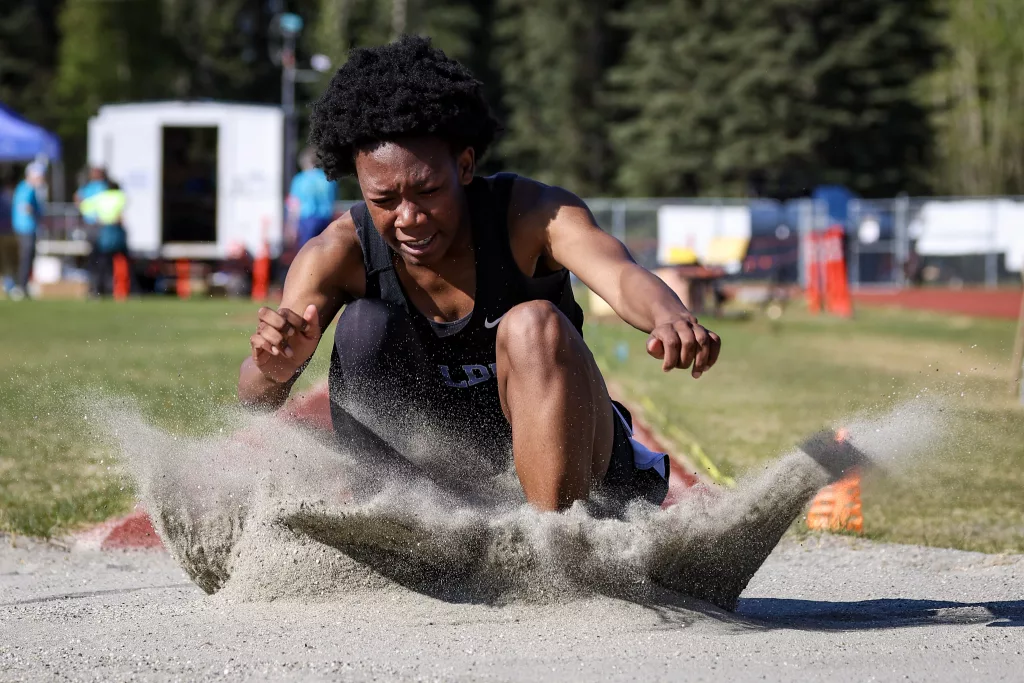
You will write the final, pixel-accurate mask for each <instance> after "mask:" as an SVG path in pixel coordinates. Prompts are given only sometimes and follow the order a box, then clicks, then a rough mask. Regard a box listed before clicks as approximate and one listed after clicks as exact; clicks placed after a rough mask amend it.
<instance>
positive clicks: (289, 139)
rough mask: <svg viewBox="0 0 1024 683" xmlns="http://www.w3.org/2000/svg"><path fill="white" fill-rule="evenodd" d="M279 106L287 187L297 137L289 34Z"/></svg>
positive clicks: (292, 45) (292, 49)
mask: <svg viewBox="0 0 1024 683" xmlns="http://www.w3.org/2000/svg"><path fill="white" fill-rule="evenodd" d="M281 108H282V109H283V110H284V187H285V188H287V187H288V185H289V183H290V182H291V179H292V175H293V174H294V173H295V157H296V154H297V152H296V149H295V148H296V138H298V132H297V130H296V128H297V127H296V121H295V36H294V35H291V34H287V35H285V36H284V49H283V50H282V51H281ZM286 191H287V189H286Z"/></svg>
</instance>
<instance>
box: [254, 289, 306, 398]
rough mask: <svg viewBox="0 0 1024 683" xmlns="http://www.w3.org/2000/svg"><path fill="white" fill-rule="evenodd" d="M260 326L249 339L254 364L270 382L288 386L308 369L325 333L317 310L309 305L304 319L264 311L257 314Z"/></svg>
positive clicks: (288, 313) (283, 312) (287, 311)
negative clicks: (295, 377) (283, 383)
mask: <svg viewBox="0 0 1024 683" xmlns="http://www.w3.org/2000/svg"><path fill="white" fill-rule="evenodd" d="M257 315H258V317H259V320H260V322H259V325H257V327H256V334H254V335H252V336H251V337H250V338H249V345H250V346H251V347H252V360H253V362H254V363H255V364H256V367H257V368H259V370H260V372H262V373H263V375H264V376H265V377H267V378H268V379H270V380H272V381H274V382H278V383H282V382H287V381H288V380H290V379H291V378H292V377H294V376H295V373H296V372H297V371H298V370H299V368H301V367H303V365H305V363H306V361H308V360H309V359H310V358H311V357H312V355H313V352H314V351H316V346H317V344H318V343H319V342H320V336H321V334H323V331H322V330H321V329H320V317H319V315H318V313H317V309H316V306H314V305H312V304H310V305H309V306H306V310H305V312H304V313H303V314H302V315H299V314H298V313H296V312H295V311H292V310H291V309H288V308H279V309H277V310H276V311H275V310H273V309H271V308H267V307H265V306H264V307H263V308H260V310H259V312H258V313H257Z"/></svg>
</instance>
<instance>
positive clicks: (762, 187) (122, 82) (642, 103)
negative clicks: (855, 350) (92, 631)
mask: <svg viewBox="0 0 1024 683" xmlns="http://www.w3.org/2000/svg"><path fill="white" fill-rule="evenodd" d="M279 11H292V12H296V13H298V14H300V15H301V16H303V17H304V18H305V19H306V29H305V31H304V33H303V35H302V39H301V42H300V44H299V61H300V64H301V65H306V64H308V59H309V57H310V56H311V55H312V54H315V53H323V54H326V55H327V56H328V57H330V58H331V60H332V62H333V63H334V64H335V65H339V64H341V63H342V62H343V61H344V59H345V56H346V53H347V51H348V50H349V49H350V48H351V47H354V46H363V45H374V44H380V43H382V42H385V41H387V40H390V39H391V38H392V37H393V36H394V35H396V33H401V32H410V33H422V34H427V35H431V36H432V37H433V38H434V41H435V44H436V45H437V46H438V47H440V48H442V49H444V50H445V51H446V52H448V54H450V55H451V56H453V57H456V58H458V59H460V60H462V61H464V62H465V63H466V64H467V65H468V66H470V68H472V69H473V70H474V72H475V73H476V74H477V75H478V77H479V78H480V79H481V80H482V81H484V83H485V89H486V91H487V93H488V96H489V98H490V100H491V103H492V106H493V107H494V108H495V110H496V111H497V113H498V114H499V116H500V117H501V118H502V120H503V121H504V122H505V124H506V128H507V132H506V134H505V136H504V137H503V139H502V140H501V141H500V143H499V145H498V146H497V147H496V149H495V151H494V152H493V153H492V154H491V155H490V157H489V158H488V159H487V160H486V163H485V166H484V168H485V169H486V170H488V171H493V170H498V169H501V168H508V169H510V170H515V171H518V172H520V173H524V174H528V175H532V176H535V177H537V178H539V179H542V180H545V181H548V182H552V183H558V184H562V185H565V186H567V187H569V188H571V189H573V190H575V191H577V192H580V193H583V194H591V195H593V194H618V193H628V194H633V195H666V194H699V195H731V196H743V195H750V194H755V195H764V196H780V197H786V196H793V195H801V194H805V193H807V192H808V191H809V190H810V189H811V188H813V187H814V186H815V185H818V184H821V183H842V184H846V185H849V186H850V187H851V188H852V189H854V190H855V191H857V192H860V193H863V194H866V195H869V196H871V195H876V196H877V195H892V194H895V193H897V192H901V191H907V192H915V193H919V192H927V191H930V190H932V191H939V192H959V193H997V192H1022V191H1024V189H1022V188H1024V126H1021V125H1019V123H1018V122H1017V121H1016V120H1015V118H1014V117H1015V116H1018V117H1019V115H1018V112H1020V111H1021V110H1022V108H1024V75H1022V74H1024V41H1022V40H1021V39H1020V38H1019V37H1018V35H1017V27H1018V26H1020V25H1021V20H1022V19H1024V3H1022V2H1020V0H902V1H901V2H885V1H883V0H858V1H857V2H845V3H840V2H835V1H834V0H543V1H542V0H219V1H218V2H209V1H207V0H117V1H116V2H115V1H112V0H35V1H34V2H23V1H18V0H0V100H2V101H3V102H4V103H5V104H6V105H8V106H10V107H12V108H14V109H15V110H17V111H19V112H21V113H22V114H23V115H25V116H27V117H29V118H31V119H33V120H36V121H38V122H39V123H42V124H43V125H47V126H50V127H52V128H55V129H56V130H58V131H59V132H60V133H61V134H62V135H63V137H64V142H65V146H66V148H67V149H68V153H69V162H70V163H71V164H72V166H71V168H72V169H73V168H74V164H75V163H76V162H80V161H81V160H82V159H83V158H84V146H85V134H86V121H87V119H88V117H89V116H91V115H93V114H94V113H95V111H96V109H97V108H98V107H99V105H100V104H102V103H108V102H122V101H133V100H140V99H170V98H182V99H195V98H216V99H222V100H236V101H253V102H267V103H274V102H278V101H279V98H280V69H279V67H278V66H276V65H275V63H274V61H273V60H272V59H271V55H272V52H273V49H272V45H271V44H270V43H271V40H270V35H269V26H270V23H271V19H272V17H273V16H274V14H275V13H277V12H279ZM939 12H942V13H944V14H945V15H946V16H945V17H942V16H939ZM328 80H329V74H327V75H325V76H324V77H322V78H318V79H315V80H314V81H313V82H310V83H308V84H303V85H302V87H300V92H299V98H300V101H299V106H300V111H301V110H302V108H303V107H305V106H306V105H308V103H309V102H310V101H311V100H312V99H313V98H314V97H316V96H317V94H319V92H320V91H321V89H322V88H323V87H324V86H325V84H326V82H327V81H328Z"/></svg>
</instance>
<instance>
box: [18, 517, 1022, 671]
mask: <svg viewBox="0 0 1024 683" xmlns="http://www.w3.org/2000/svg"><path fill="white" fill-rule="evenodd" d="M1022 587H1024V556H1017V555H1014V556H998V555H982V554H978V553H966V552H960V551H953V550H941V549H934V548H921V547H915V546H900V545H888V544H879V543H872V542H868V541H863V540H857V539H850V538H843V537H831V536H824V537H811V538H809V539H805V540H803V541H802V542H798V541H796V540H791V539H787V540H785V541H784V542H783V543H782V544H781V545H780V546H779V547H778V548H777V549H776V551H775V552H774V553H773V554H772V556H771V557H770V558H769V560H768V562H767V563H766V564H765V565H764V567H763V568H762V570H761V571H760V572H759V573H758V574H757V575H756V576H755V577H754V580H753V581H752V582H751V584H750V586H749V587H748V588H747V590H746V591H745V592H744V594H743V599H742V600H741V601H740V606H739V609H738V611H737V612H736V613H735V614H729V613H725V612H722V611H720V610H718V609H716V608H713V607H711V606H709V605H707V604H703V603H698V602H695V601H685V600H681V599H672V598H666V599H664V600H663V601H661V602H659V603H657V604H645V605H639V604H633V603H628V602H622V601H618V600H613V599H609V598H588V599H586V600H577V601H571V602H567V603H562V604H544V605H537V604H533V605H529V604H514V605H511V606H505V607H500V608H499V607H489V606H486V605H479V604H451V603H446V602H441V601H438V600H435V599H432V598H428V597H424V596H421V595H419V594H416V593H413V592H411V591H406V592H403V591H394V590H392V591H387V592H372V591H366V590H360V591H356V592H353V594H352V595H350V596H346V597H343V598H341V599H338V600H335V601H333V602H328V603H319V604H310V603H296V602H284V601H277V602H273V603H263V604H231V603H228V602H226V601H225V600H224V599H223V598H218V597H217V596H213V597H207V596H205V595H204V594H203V592H202V591H201V590H199V588H197V587H195V586H194V585H193V584H192V583H190V582H189V581H188V579H187V577H186V576H185V575H184V573H183V572H182V571H181V569H179V568H178V567H177V566H176V565H175V564H174V563H173V561H172V560H171V559H170V557H169V556H168V555H166V554H164V553H160V552H153V551H136V552H106V553H99V552H77V551H76V552H69V551H67V550H66V549H64V548H62V547H60V546H58V545H54V544H43V543H38V542H34V541H27V540H25V539H11V538H2V537H0V680H3V681H18V680H47V681H49V680H83V681H86V680H88V681H92V680H103V681H108V680H232V681H234V680H263V679H273V680H303V681H308V680H314V681H315V680H346V681H363V680H399V679H401V680H502V681H504V680H517V681H537V680H541V681H546V680H551V681H564V680H614V681H620V680H621V681H626V680H642V681H655V680H693V681H704V680H707V681H712V680H714V681H719V680H726V681H741V682H742V681H762V680H800V681H802V682H803V681H827V680H858V681H869V680H870V681H896V680H899V681H904V680H911V681H915V680H918V681H974V680H985V681H1020V680H1022V677H1024V596H1022V595H1021V593H1022V590H1021V589H1022Z"/></svg>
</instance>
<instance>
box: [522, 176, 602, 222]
mask: <svg viewBox="0 0 1024 683" xmlns="http://www.w3.org/2000/svg"><path fill="white" fill-rule="evenodd" d="M586 208H587V206H586V204H584V203H583V200H582V199H580V198H579V197H577V196H576V195H575V194H573V193H572V192H570V191H569V190H566V189H565V188H561V187H558V186H557V185H547V184H545V183H542V182H540V181H538V180H534V179H532V178H526V177H524V176H518V177H517V178H516V179H515V183H514V184H513V185H512V197H511V200H510V202H509V225H510V226H511V225H513V224H519V223H526V224H528V225H530V226H533V227H541V228H543V227H546V226H547V224H549V223H550V222H551V221H553V220H554V219H555V218H556V217H558V215H559V214H560V213H561V212H562V211H563V210H566V209H569V210H579V209H582V210H584V211H586Z"/></svg>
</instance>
